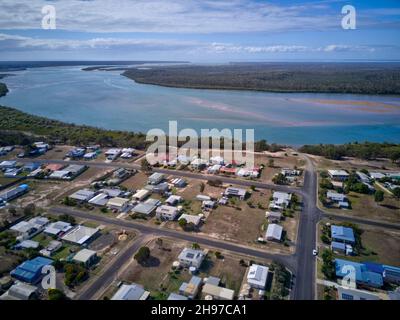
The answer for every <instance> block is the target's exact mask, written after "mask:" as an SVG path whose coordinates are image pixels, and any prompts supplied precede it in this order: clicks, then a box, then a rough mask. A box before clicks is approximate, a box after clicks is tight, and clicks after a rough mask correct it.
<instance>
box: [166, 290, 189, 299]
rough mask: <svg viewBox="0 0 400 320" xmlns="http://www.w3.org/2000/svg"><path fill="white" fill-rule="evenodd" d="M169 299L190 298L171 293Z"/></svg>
mask: <svg viewBox="0 0 400 320" xmlns="http://www.w3.org/2000/svg"><path fill="white" fill-rule="evenodd" d="M167 300H189V299H188V297H185V296H183V295H180V294H176V293H173V292H172V293H170V294H169V296H168V299H167Z"/></svg>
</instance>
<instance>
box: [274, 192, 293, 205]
mask: <svg viewBox="0 0 400 320" xmlns="http://www.w3.org/2000/svg"><path fill="white" fill-rule="evenodd" d="M272 199H273V200H272V201H271V204H273V206H276V207H280V208H286V207H288V206H289V204H290V201H291V200H292V194H291V193H287V192H279V191H275V192H274V193H273V194H272ZM271 204H270V206H271Z"/></svg>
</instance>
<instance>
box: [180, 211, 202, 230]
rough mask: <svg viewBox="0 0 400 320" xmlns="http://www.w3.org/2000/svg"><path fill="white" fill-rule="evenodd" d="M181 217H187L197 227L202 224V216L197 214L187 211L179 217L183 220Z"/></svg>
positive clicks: (187, 220) (188, 221)
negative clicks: (187, 212)
mask: <svg viewBox="0 0 400 320" xmlns="http://www.w3.org/2000/svg"><path fill="white" fill-rule="evenodd" d="M181 219H185V220H186V222H187V223H192V224H194V225H195V226H196V227H197V226H198V225H199V224H200V222H201V217H200V216H195V215H192V214H186V213H184V214H182V215H181V216H180V217H179V220H181Z"/></svg>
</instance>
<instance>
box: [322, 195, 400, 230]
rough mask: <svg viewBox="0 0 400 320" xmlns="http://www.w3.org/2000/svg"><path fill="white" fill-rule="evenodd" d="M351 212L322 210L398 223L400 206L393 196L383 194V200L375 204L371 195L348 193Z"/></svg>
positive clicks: (331, 209) (332, 209)
mask: <svg viewBox="0 0 400 320" xmlns="http://www.w3.org/2000/svg"><path fill="white" fill-rule="evenodd" d="M348 198H349V201H350V203H351V207H352V209H351V210H345V209H334V208H329V209H328V208H324V210H327V211H330V212H333V213H335V214H340V215H346V216H347V215H348V216H354V217H360V218H367V219H373V220H386V221H390V222H396V223H398V222H400V204H399V201H398V200H396V199H395V198H394V197H393V196H390V195H389V194H387V193H385V199H384V201H383V202H381V203H376V202H375V200H374V196H373V195H366V194H360V193H355V192H350V193H349V194H348Z"/></svg>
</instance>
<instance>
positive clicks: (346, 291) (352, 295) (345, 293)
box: [337, 286, 380, 300]
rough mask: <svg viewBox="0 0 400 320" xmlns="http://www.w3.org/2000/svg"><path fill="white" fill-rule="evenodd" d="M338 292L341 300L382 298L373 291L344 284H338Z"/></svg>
mask: <svg viewBox="0 0 400 320" xmlns="http://www.w3.org/2000/svg"><path fill="white" fill-rule="evenodd" d="M337 292H338V298H339V300H380V297H379V296H378V295H377V294H374V293H372V292H369V291H364V290H358V289H352V288H347V287H343V286H338V287H337Z"/></svg>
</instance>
